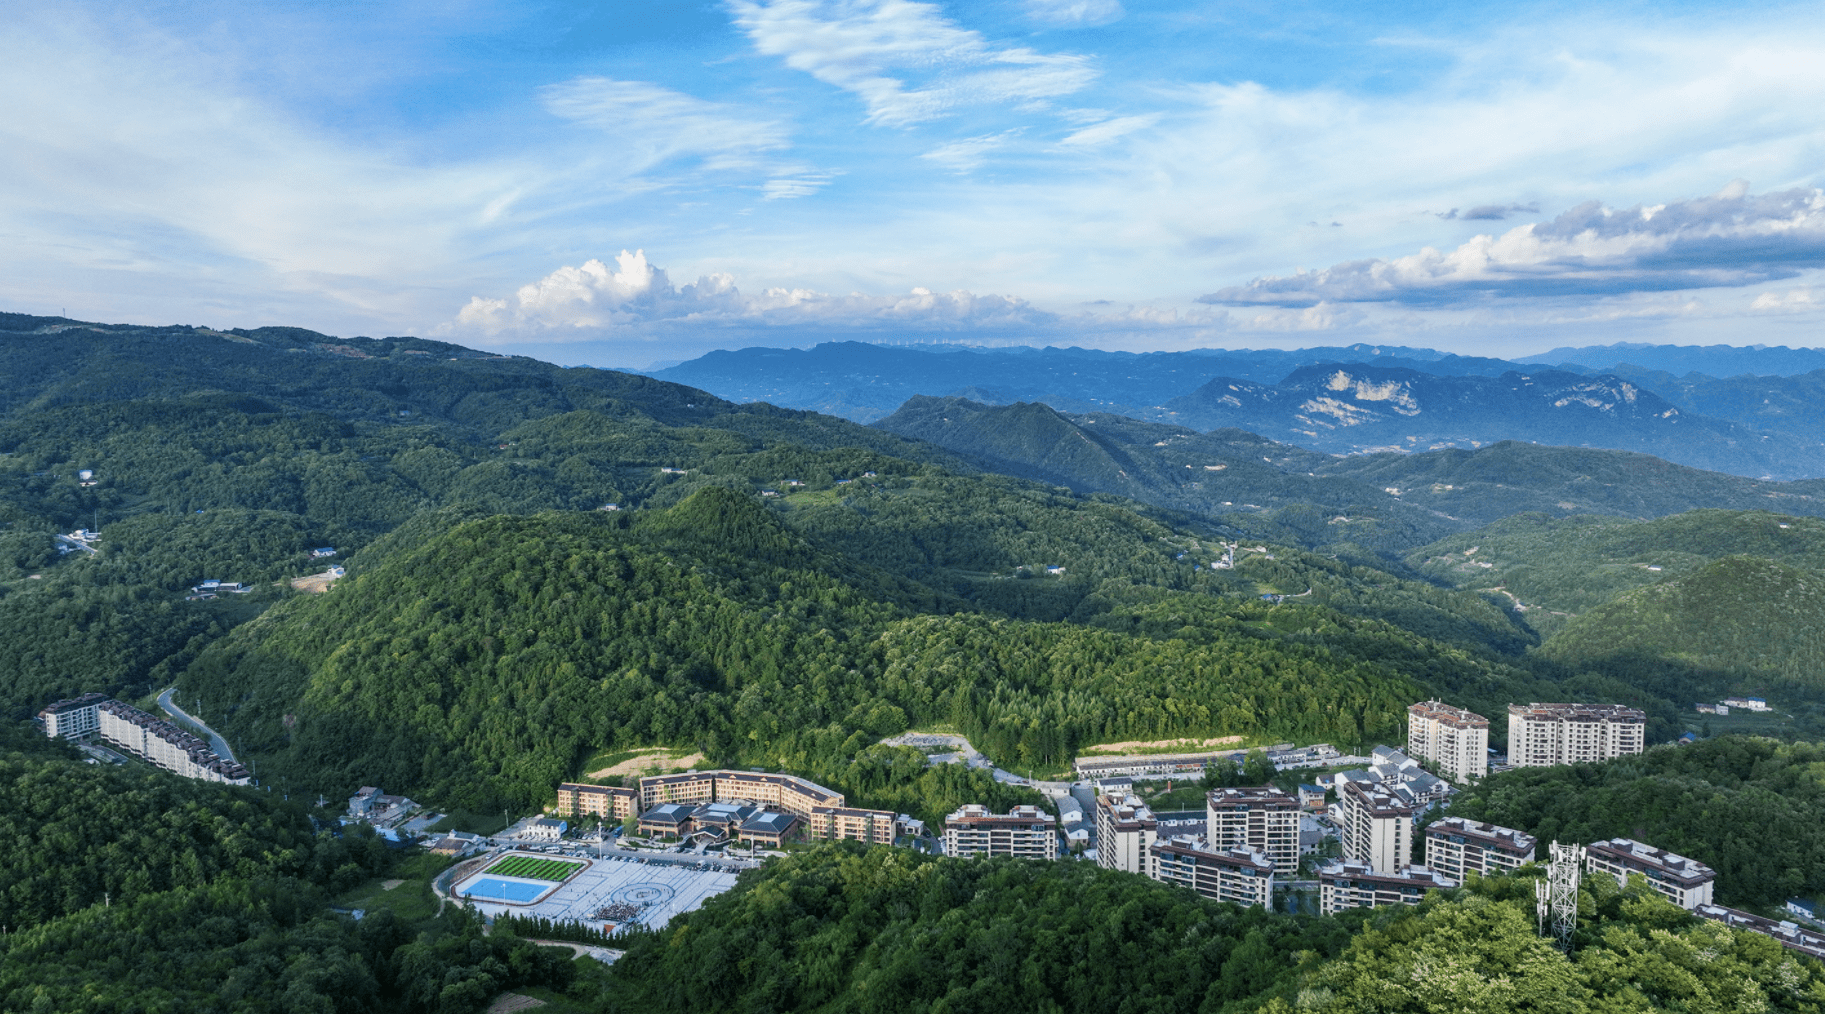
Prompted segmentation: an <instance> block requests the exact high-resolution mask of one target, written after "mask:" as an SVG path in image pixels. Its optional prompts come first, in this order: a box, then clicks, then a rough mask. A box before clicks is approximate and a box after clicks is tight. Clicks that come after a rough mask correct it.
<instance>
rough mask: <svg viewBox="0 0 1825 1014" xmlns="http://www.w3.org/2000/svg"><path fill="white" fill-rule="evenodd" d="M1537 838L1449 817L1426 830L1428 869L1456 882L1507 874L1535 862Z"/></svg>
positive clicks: (1512, 830) (1511, 829) (1434, 823)
mask: <svg viewBox="0 0 1825 1014" xmlns="http://www.w3.org/2000/svg"><path fill="white" fill-rule="evenodd" d="M1536 844H1537V843H1536V842H1535V840H1534V836H1533V835H1530V834H1523V833H1521V832H1520V831H1516V830H1515V829H1514V828H1511V827H1498V826H1496V825H1494V824H1479V823H1477V822H1476V821H1474V820H1465V819H1464V818H1463V817H1445V818H1442V819H1440V820H1437V821H1434V822H1433V823H1432V826H1430V827H1428V828H1426V865H1427V866H1428V867H1430V868H1432V869H1434V870H1437V871H1438V872H1440V873H1442V874H1444V875H1445V876H1447V877H1450V878H1451V879H1453V880H1460V881H1461V880H1463V879H1464V877H1465V875H1466V874H1469V873H1479V874H1482V875H1483V876H1489V875H1490V874H1492V873H1507V872H1509V871H1510V870H1513V869H1515V868H1516V867H1519V866H1524V865H1526V864H1528V863H1531V862H1533V861H1534V847H1535V845H1536Z"/></svg>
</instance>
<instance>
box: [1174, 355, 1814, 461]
mask: <svg viewBox="0 0 1825 1014" xmlns="http://www.w3.org/2000/svg"><path fill="white" fill-rule="evenodd" d="M1160 418H1162V419H1163V420H1165V421H1171V422H1175V423H1178V424H1179V425H1184V426H1191V427H1195V428H1197V429H1212V428H1216V427H1223V426H1234V427H1241V428H1246V429H1249V430H1252V431H1253V432H1256V433H1260V434H1262V435H1263V436H1266V437H1268V438H1270V439H1274V440H1283V441H1288V442H1293V443H1298V444H1300V445H1301V446H1305V447H1311V448H1314V449H1317V450H1323V451H1330V452H1333V453H1364V452H1375V451H1416V450H1436V449H1440V448H1444V447H1480V446H1483V445H1486V444H1490V443H1495V442H1497V441H1501V440H1525V441H1530V442H1533V443H1542V444H1550V445H1563V446H1585V447H1604V448H1613V449H1619V450H1629V451H1638V452H1643V453H1648V454H1653V455H1656V456H1658V457H1661V458H1664V459H1666V460H1668V461H1672V462H1675V463H1678V464H1683V465H1688V466H1691V467H1694V468H1704V469H1709V470H1713V471H1721V472H1729V473H1732V474H1736V475H1749V476H1759V477H1778V478H1782V479H1795V478H1806V477H1813V476H1820V475H1825V445H1820V444H1819V443H1818V442H1817V441H1815V440H1808V439H1803V438H1800V437H1795V436H1788V435H1783V434H1775V433H1764V432H1758V431H1755V430H1751V429H1749V428H1748V427H1745V426H1742V425H1741V424H1738V423H1732V422H1728V421H1724V420H1718V419H1711V418H1708V417H1704V416H1696V415H1691V414H1688V413H1686V412H1683V411H1681V410H1680V409H1678V408H1677V407H1675V406H1673V405H1671V404H1669V403H1667V402H1666V401H1665V400H1664V399H1662V398H1660V397H1659V396H1657V395H1655V394H1653V393H1651V392H1649V391H1645V390H1643V389H1642V388H1640V387H1638V386H1637V385H1635V384H1632V383H1630V382H1628V381H1625V380H1622V379H1620V378H1617V377H1611V376H1596V377H1585V376H1579V375H1576V374H1571V373H1562V372H1557V371H1551V370H1546V371H1541V372H1537V373H1532V374H1522V373H1514V372H1511V373H1505V374H1503V375H1501V376H1500V377H1439V376H1434V375H1432V374H1428V373H1421V372H1418V371H1415V370H1407V369H1390V368H1386V367H1381V366H1361V365H1359V366H1338V367H1331V366H1312V367H1302V368H1300V369H1298V370H1295V371H1293V372H1292V373H1290V374H1288V375H1287V376H1286V378H1285V379H1283V380H1282V381H1280V383H1278V384H1275V385H1272V386H1268V385H1262V384H1257V383H1251V382H1247V381H1242V380H1232V379H1229V378H1218V379H1216V380H1213V381H1211V382H1210V383H1209V384H1206V385H1205V386H1204V387H1201V388H1199V389H1198V390H1197V391H1195V392H1193V393H1191V394H1189V395H1186V396H1184V397H1181V398H1176V399H1174V400H1172V401H1169V402H1167V403H1166V405H1165V412H1164V414H1162V415H1161V416H1160Z"/></svg>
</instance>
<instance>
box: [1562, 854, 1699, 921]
mask: <svg viewBox="0 0 1825 1014" xmlns="http://www.w3.org/2000/svg"><path fill="white" fill-rule="evenodd" d="M1584 868H1585V869H1587V870H1589V871H1591V872H1592V873H1607V874H1609V875H1610V876H1613V877H1615V878H1616V883H1618V884H1621V885H1623V886H1627V885H1628V881H1629V874H1631V873H1639V874H1641V875H1643V876H1645V877H1647V879H1648V886H1649V887H1652V888H1653V889H1654V890H1656V891H1658V892H1660V893H1661V894H1663V895H1665V896H1666V898H1667V900H1668V901H1671V902H1672V903H1673V904H1675V905H1678V906H1679V907H1680V908H1684V909H1696V908H1697V907H1698V906H1700V905H1709V904H1711V887H1712V885H1713V883H1714V882H1715V881H1716V880H1717V871H1716V870H1714V869H1712V868H1711V867H1709V866H1706V865H1705V864H1704V863H1701V862H1698V861H1697V860H1693V859H1687V858H1686V857H1685V856H1677V855H1674V854H1673V853H1671V852H1668V851H1667V850H1666V849H1657V848H1655V847H1653V846H1652V845H1644V844H1642V843H1641V842H1638V841H1635V840H1633V839H1630V838H1611V839H1610V840H1609V841H1600V842H1597V843H1595V844H1592V845H1587V846H1585V849H1584Z"/></svg>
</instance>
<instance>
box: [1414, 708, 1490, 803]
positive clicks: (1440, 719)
mask: <svg viewBox="0 0 1825 1014" xmlns="http://www.w3.org/2000/svg"><path fill="white" fill-rule="evenodd" d="M1407 750H1408V751H1409V752H1410V753H1412V754H1413V755H1414V756H1416V757H1419V758H1421V759H1422V760H1429V761H1431V762H1432V764H1433V766H1434V767H1436V768H1437V769H1438V772H1439V774H1441V775H1443V776H1444V777H1446V778H1448V779H1450V780H1451V781H1454V782H1457V783H1459V784H1464V783H1467V782H1469V781H1470V780H1471V779H1473V778H1481V777H1483V776H1484V775H1486V774H1488V773H1489V719H1487V718H1484V717H1483V716H1482V715H1478V714H1476V713H1474V712H1470V711H1465V710H1464V709H1463V708H1454V707H1452V706H1451V705H1449V704H1445V703H1443V702H1442V701H1425V702H1423V703H1420V704H1415V705H1413V706H1412V707H1410V708H1408V709H1407Z"/></svg>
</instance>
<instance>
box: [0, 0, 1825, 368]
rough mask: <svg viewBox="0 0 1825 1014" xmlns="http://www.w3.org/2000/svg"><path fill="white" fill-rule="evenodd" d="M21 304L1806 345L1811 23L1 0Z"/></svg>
mask: <svg viewBox="0 0 1825 1014" xmlns="http://www.w3.org/2000/svg"><path fill="white" fill-rule="evenodd" d="M10 10H11V11H12V12H13V13H12V14H11V17H12V19H13V23H12V24H11V25H10V26H9V30H8V31H7V32H6V33H4V34H3V35H0V96H3V97H4V101H0V145H3V146H4V148H5V150H6V151H7V152H8V154H7V156H6V157H5V158H4V159H0V238H3V239H4V242H0V305H3V306H4V308H6V309H9V310H15V311H23V312H32V313H57V312H60V311H62V310H64V309H66V308H67V310H68V312H69V314H70V315H71V316H76V317H82V318H87V319H101V320H120V321H134V322H145V323H193V324H206V325H210V326H215V327H254V326H259V325H262V324H295V325H301V326H305V327H312V328H316V329H319V330H323V331H326V332H330V333H335V334H342V335H352V334H371V335H383V334H423V335H428V336H437V337H444V338H447V339H449V340H453V341H459V342H463V343H465V344H470V345H477V346H483V347H489V348H499V349H504V350H510V351H517V352H523V353H526V354H531V355H537V356H540V357H541V358H547V359H552V360H554V361H558V362H565V363H592V364H596V365H631V366H641V365H645V364H648V363H652V362H655V361H665V360H677V359H685V358H690V357H692V356H695V355H697V354H700V353H702V352H704V351H707V350H709V349H712V348H719V347H740V346H746V345H804V344H809V343H812V342H815V341H821V340H831V339H844V338H860V339H864V340H886V341H922V340H940V341H959V342H975V343H984V344H1003V343H1026V344H1061V345H1062V344H1076V345H1083V346H1096V347H1104V348H1122V349H1137V350H1138V349H1185V348H1198V347H1230V348H1235V347H1263V346H1282V347H1285V346H1298V345H1318V344H1324V345H1332V344H1347V343H1349V342H1353V341H1376V342H1379V341H1389V342H1394V341H1398V342H1400V343H1402V344H1410V345H1430V346H1433V347H1437V348H1444V349H1449V350H1453V351H1459V352H1466V353H1478V354H1490V355H1519V354H1524V353H1527V352H1532V351H1537V350H1542V349H1545V348H1550V347H1554V346H1560V345H1568V344H1596V343H1609V342H1614V341H1666V342H1677V343H1681V344H1691V343H1704V344H1709V343H1715V342H1727V343H1734V344H1750V343H1758V342H1759V343H1766V344H1786V345H1825V329H1822V327H1821V325H1822V324H1825V284H1821V269H1822V268H1825V194H1822V193H1821V191H1820V190H1819V189H1818V188H1819V187H1820V186H1821V185H1822V184H1825V117H1821V116H1820V115H1819V114H1818V110H1820V109H1825V19H1821V18H1819V17H1818V8H1817V6H1816V5H1811V4H1808V5H1800V6H1781V5H1760V6H1758V5H1745V4H1731V5H1728V6H1727V7H1726V6H1724V5H1678V4H1655V5H1652V6H1649V5H1645V4H1603V3H1580V4H1537V5H1484V4H1478V5H1444V4H1407V3H1375V2H1369V3H1360V2H1358V3H1347V4H1345V3H1317V2H1281V3H1272V4H1270V3H1264V2H1253V0H1249V2H1233V3H1190V2H1182V3H1157V4H1149V3H1142V2H1139V0H981V2H977V3H970V4H947V3H917V2H909V0H718V2H708V3H705V2H668V0H646V2H640V3H598V4H590V3H587V2H569V3H563V4H557V3H531V2H520V3H494V2H481V0H469V2H462V0H457V2H441V3H436V4H429V3H425V4H420V3H412V2H401V3H392V4H379V3H366V2H323V0H320V2H312V3H286V2H283V0H268V2H263V3H260V4H246V3H211V2H207V0H191V2H183V3H167V4H160V3H138V4H134V5H107V6H103V5H95V4H69V5H59V4H35V3H29V2H26V3H20V4H15V5H11V7H10Z"/></svg>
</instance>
